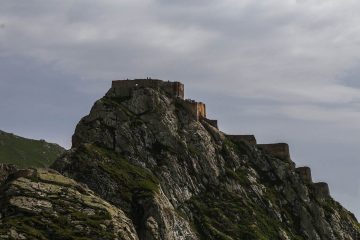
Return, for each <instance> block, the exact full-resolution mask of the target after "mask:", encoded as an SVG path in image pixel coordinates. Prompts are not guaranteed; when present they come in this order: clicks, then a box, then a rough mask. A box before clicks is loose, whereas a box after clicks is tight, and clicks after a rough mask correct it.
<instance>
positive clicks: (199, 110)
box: [180, 99, 206, 120]
mask: <svg viewBox="0 0 360 240" xmlns="http://www.w3.org/2000/svg"><path fill="white" fill-rule="evenodd" d="M180 103H181V104H182V106H183V107H184V108H185V109H187V110H188V111H189V112H191V114H192V115H193V116H194V117H195V119H196V120H200V119H204V118H206V105H205V103H202V102H196V101H194V100H191V99H186V100H185V101H181V102H180Z"/></svg>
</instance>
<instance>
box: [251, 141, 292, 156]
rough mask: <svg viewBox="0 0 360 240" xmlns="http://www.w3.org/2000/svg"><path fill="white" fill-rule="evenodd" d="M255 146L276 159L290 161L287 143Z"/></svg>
mask: <svg viewBox="0 0 360 240" xmlns="http://www.w3.org/2000/svg"><path fill="white" fill-rule="evenodd" d="M256 146H257V147H258V148H260V149H262V150H263V151H265V152H267V153H269V154H271V155H273V156H274V157H276V158H280V159H283V160H290V151H289V145H288V144H287V143H271V144H257V145H256Z"/></svg>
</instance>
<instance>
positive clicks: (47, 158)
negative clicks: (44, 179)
mask: <svg viewBox="0 0 360 240" xmlns="http://www.w3.org/2000/svg"><path fill="white" fill-rule="evenodd" d="M64 151H65V149H63V148H62V147H60V146H59V145H57V144H52V143H47V142H45V141H44V140H32V139H27V138H23V137H19V136H16V135H14V134H11V133H6V132H2V131H0V163H11V164H15V165H17V166H18V167H24V168H25V167H47V166H49V165H50V164H51V163H52V162H53V161H54V160H55V159H56V158H57V157H59V156H60V155H61V154H62V153H63V152H64Z"/></svg>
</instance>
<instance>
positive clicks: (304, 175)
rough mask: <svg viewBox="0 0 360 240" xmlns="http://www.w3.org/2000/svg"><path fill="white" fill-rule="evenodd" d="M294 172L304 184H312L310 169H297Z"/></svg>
mask: <svg viewBox="0 0 360 240" xmlns="http://www.w3.org/2000/svg"><path fill="white" fill-rule="evenodd" d="M295 171H296V172H297V173H298V174H299V176H300V178H301V179H302V180H303V181H304V182H305V183H312V177H311V169H310V168H309V167H298V168H296V169H295Z"/></svg>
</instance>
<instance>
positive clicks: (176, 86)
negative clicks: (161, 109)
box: [110, 79, 184, 99]
mask: <svg viewBox="0 0 360 240" xmlns="http://www.w3.org/2000/svg"><path fill="white" fill-rule="evenodd" d="M140 87H148V88H154V89H157V90H160V89H162V90H164V91H165V92H166V93H167V94H169V95H170V96H171V97H174V98H181V99H184V84H182V83H181V82H170V81H163V80H159V79H134V80H114V81H112V86H111V89H110V91H111V94H112V95H114V96H119V97H128V96H130V94H131V91H132V90H133V89H136V88H140Z"/></svg>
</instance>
